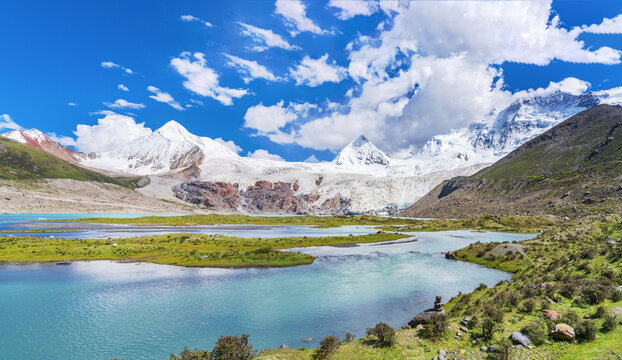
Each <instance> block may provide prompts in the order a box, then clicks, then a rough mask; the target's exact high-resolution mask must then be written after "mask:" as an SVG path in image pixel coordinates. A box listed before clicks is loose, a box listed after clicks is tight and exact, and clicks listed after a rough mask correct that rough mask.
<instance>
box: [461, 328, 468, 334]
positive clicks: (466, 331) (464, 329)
mask: <svg viewBox="0 0 622 360" xmlns="http://www.w3.org/2000/svg"><path fill="white" fill-rule="evenodd" d="M460 331H462V332H463V333H468V332H469V329H467V328H466V327H464V326H460Z"/></svg>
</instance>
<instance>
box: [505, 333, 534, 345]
mask: <svg viewBox="0 0 622 360" xmlns="http://www.w3.org/2000/svg"><path fill="white" fill-rule="evenodd" d="M510 340H512V343H514V344H520V345H522V346H524V347H529V346H531V340H529V338H528V337H527V336H525V334H523V333H522V332H520V331H513V332H512V335H510Z"/></svg>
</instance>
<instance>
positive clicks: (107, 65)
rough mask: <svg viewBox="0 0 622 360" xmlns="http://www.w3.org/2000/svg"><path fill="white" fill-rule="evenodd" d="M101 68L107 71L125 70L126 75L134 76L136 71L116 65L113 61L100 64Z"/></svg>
mask: <svg viewBox="0 0 622 360" xmlns="http://www.w3.org/2000/svg"><path fill="white" fill-rule="evenodd" d="M100 65H101V67H103V68H105V69H121V70H123V71H124V72H125V73H126V74H130V75H131V74H134V71H133V70H132V69H129V68H126V67H125V66H121V65H119V64H115V63H113V62H112V61H102V62H101V63H100Z"/></svg>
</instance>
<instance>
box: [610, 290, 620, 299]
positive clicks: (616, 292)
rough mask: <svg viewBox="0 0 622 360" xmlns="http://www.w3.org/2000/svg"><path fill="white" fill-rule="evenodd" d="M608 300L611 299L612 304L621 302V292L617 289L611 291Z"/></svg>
mask: <svg viewBox="0 0 622 360" xmlns="http://www.w3.org/2000/svg"><path fill="white" fill-rule="evenodd" d="M610 299H611V301H612V302H618V301H620V300H622V291H619V290H617V289H615V290H613V291H612V292H611V296H610Z"/></svg>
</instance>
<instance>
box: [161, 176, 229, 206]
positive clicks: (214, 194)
mask: <svg viewBox="0 0 622 360" xmlns="http://www.w3.org/2000/svg"><path fill="white" fill-rule="evenodd" d="M173 192H174V193H175V196H176V197H177V198H178V199H181V200H183V201H187V202H189V203H192V204H196V205H199V204H201V205H204V206H205V207H207V208H209V209H214V210H226V211H236V210H237V209H238V205H239V204H240V194H239V193H238V185H237V184H230V183H226V182H207V181H192V182H186V183H182V184H179V185H177V186H175V187H173Z"/></svg>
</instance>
